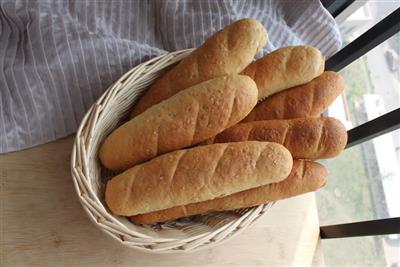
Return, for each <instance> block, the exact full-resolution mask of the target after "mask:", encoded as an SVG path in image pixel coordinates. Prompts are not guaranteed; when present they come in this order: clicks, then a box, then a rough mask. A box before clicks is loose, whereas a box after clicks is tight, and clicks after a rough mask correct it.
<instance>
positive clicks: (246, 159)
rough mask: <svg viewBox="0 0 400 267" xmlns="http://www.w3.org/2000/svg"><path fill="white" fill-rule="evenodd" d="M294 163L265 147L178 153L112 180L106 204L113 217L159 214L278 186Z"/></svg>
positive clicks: (208, 148) (265, 144)
mask: <svg viewBox="0 0 400 267" xmlns="http://www.w3.org/2000/svg"><path fill="white" fill-rule="evenodd" d="M292 163H293V162H292V156H291V155H290V153H289V151H288V150H287V149H285V148H284V147H283V146H282V145H279V144H275V143H268V142H251V141H248V142H238V143H225V144H214V145H208V146H199V147H194V148H190V149H186V150H177V151H174V152H171V153H168V154H165V155H162V156H159V157H156V158H154V159H152V160H150V161H148V162H145V163H143V164H141V165H136V166H135V167H133V168H131V169H129V170H127V171H125V172H124V173H122V174H120V175H118V176H116V177H114V178H112V179H111V181H109V182H108V183H107V187H106V202H107V205H108V207H109V208H110V210H111V211H112V212H113V213H114V214H117V215H125V216H131V215H136V214H141V213H148V212H152V211H156V210H163V209H167V208H171V207H174V206H180V205H186V204H190V203H195V202H201V201H205V200H209V199H214V198H218V197H222V196H225V195H230V194H233V193H236V192H239V191H243V190H247V189H250V188H254V187H258V186H262V185H265V184H269V183H276V182H279V181H281V180H283V179H285V178H286V177H287V176H288V175H289V173H290V170H291V169H292Z"/></svg>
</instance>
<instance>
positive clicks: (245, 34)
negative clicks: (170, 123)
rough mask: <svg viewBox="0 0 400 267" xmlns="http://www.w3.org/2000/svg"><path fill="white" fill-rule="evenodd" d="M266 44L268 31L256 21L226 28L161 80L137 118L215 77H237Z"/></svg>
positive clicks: (145, 98) (142, 102)
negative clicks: (152, 107)
mask: <svg viewBox="0 0 400 267" xmlns="http://www.w3.org/2000/svg"><path fill="white" fill-rule="evenodd" d="M266 42H267V31H266V30H265V28H264V27H263V26H262V24H261V23H259V22H258V21H257V20H254V19H242V20H239V21H236V22H234V23H233V24H231V25H229V26H227V27H225V28H223V29H222V30H220V31H218V32H217V33H215V34H214V35H213V36H211V37H210V38H209V39H208V40H206V42H205V43H204V44H203V45H202V46H200V47H199V48H197V49H196V50H194V51H193V52H192V53H191V54H190V55H189V56H188V57H186V58H184V59H183V60H182V61H181V62H180V63H179V64H178V65H177V66H175V67H173V68H172V69H171V70H170V71H168V72H167V73H166V74H165V75H163V76H161V77H160V78H159V79H158V80H157V81H156V82H155V83H154V84H153V85H152V86H151V87H150V89H149V90H147V91H146V93H145V94H144V95H143V96H142V97H141V98H140V100H139V101H138V103H137V104H136V105H135V106H134V108H133V111H132V114H131V116H132V117H134V116H136V115H138V114H140V113H142V112H143V111H145V110H146V109H148V108H149V107H151V106H152V105H154V104H157V103H160V102H161V101H163V100H165V99H167V98H169V97H171V96H173V95H174V94H176V93H178V92H179V91H181V90H183V89H185V88H188V87H190V86H193V85H195V84H198V83H200V82H203V81H206V80H210V79H212V78H215V77H219V76H223V75H230V74H238V73H240V72H241V71H242V70H243V69H244V68H245V67H246V66H247V65H249V64H250V63H251V61H252V60H253V58H254V56H255V55H256V53H257V52H258V51H260V50H261V48H262V47H264V46H265V44H266Z"/></svg>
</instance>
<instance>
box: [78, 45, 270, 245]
mask: <svg viewBox="0 0 400 267" xmlns="http://www.w3.org/2000/svg"><path fill="white" fill-rule="evenodd" d="M191 51H192V49H188V50H181V51H177V52H173V53H168V54H165V55H162V56H159V57H157V58H154V59H151V60H149V61H147V62H145V63H142V64H140V65H138V66H136V67H135V68H133V69H131V70H130V71H128V72H127V73H125V74H124V75H123V76H122V77H121V78H120V79H119V80H118V81H117V82H115V83H114V84H113V85H112V86H110V88H108V89H107V90H106V92H105V93H104V94H103V95H102V96H101V97H100V98H99V99H98V100H97V102H96V103H95V104H94V105H93V106H92V107H91V108H90V109H89V111H88V112H87V114H86V115H85V117H84V118H83V120H82V122H81V125H80V127H79V129H78V131H77V133H76V138H75V143H74V146H73V151H72V156H71V171H72V178H73V182H74V185H75V189H76V191H77V194H78V197H79V200H80V202H81V204H82V206H83V208H84V210H85V211H86V213H87V214H88V216H89V218H90V219H91V220H92V221H93V223H94V224H95V225H96V226H97V227H98V228H100V229H101V230H102V231H103V232H105V233H106V234H108V235H109V236H111V237H112V238H114V239H116V240H117V241H119V242H120V243H122V244H123V245H126V246H128V247H132V248H135V249H139V250H142V251H147V252H154V253H168V252H170V253H171V252H188V251H195V250H198V249H201V248H206V247H210V246H212V245H215V244H217V243H221V242H222V241H224V240H226V239H228V238H230V237H232V236H234V235H236V234H238V233H240V232H241V231H242V230H244V229H245V228H246V227H247V226H249V225H250V224H251V223H252V222H254V221H255V220H256V219H258V218H259V217H260V216H261V215H262V214H264V213H265V211H266V210H267V209H268V208H269V207H270V206H271V205H272V204H266V205H260V206H258V207H255V208H249V209H242V210H238V211H235V212H219V213H212V214H208V215H198V216H193V217H190V218H184V219H181V220H176V221H172V222H167V223H164V224H156V225H145V226H140V225H134V224H133V223H131V222H130V221H129V220H127V219H126V218H125V217H120V216H114V215H112V214H111V213H110V212H109V210H108V208H107V206H106V204H105V202H104V189H105V186H104V185H105V183H104V181H106V180H107V179H108V178H109V177H110V176H111V175H113V174H112V173H110V172H108V171H107V170H105V169H104V168H103V167H102V166H101V164H100V162H99V160H98V155H97V152H98V149H99V146H100V144H101V142H102V140H103V139H104V138H105V137H106V136H107V135H108V134H109V133H110V132H111V131H112V130H113V129H115V127H116V126H118V125H119V124H121V123H122V122H123V121H124V118H127V114H128V113H129V110H130V107H131V106H132V105H133V104H134V103H135V101H136V100H137V99H138V97H139V96H140V95H141V93H142V92H143V91H144V90H146V88H147V87H148V86H149V85H150V84H151V83H152V82H153V81H154V80H155V79H156V78H157V77H159V76H160V75H162V74H163V73H164V72H165V70H166V69H167V68H168V67H170V66H171V65H173V64H175V63H177V62H179V61H180V60H182V59H183V58H184V57H186V56H187V55H188V54H189V53H190V52H191Z"/></svg>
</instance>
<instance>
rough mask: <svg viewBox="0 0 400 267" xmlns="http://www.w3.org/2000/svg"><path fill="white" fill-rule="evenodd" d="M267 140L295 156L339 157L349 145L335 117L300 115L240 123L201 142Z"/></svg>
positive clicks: (345, 134) (344, 130)
mask: <svg viewBox="0 0 400 267" xmlns="http://www.w3.org/2000/svg"><path fill="white" fill-rule="evenodd" d="M240 141H267V142H275V143H279V144H282V145H283V146H285V147H286V148H287V149H288V150H289V151H290V153H291V154H292V156H293V158H295V159H324V158H331V157H335V156H337V155H338V154H339V153H340V152H341V151H342V150H343V149H344V147H345V146H346V143H347V131H346V128H345V127H344V125H343V124H342V123H341V122H340V121H339V120H337V119H335V118H300V119H292V120H265V121H253V122H246V123H239V124H236V125H235V126H233V127H231V128H229V129H226V130H225V131H223V132H222V133H220V134H218V135H217V136H216V137H214V138H211V139H209V140H207V141H205V142H203V143H201V144H212V143H226V142H240Z"/></svg>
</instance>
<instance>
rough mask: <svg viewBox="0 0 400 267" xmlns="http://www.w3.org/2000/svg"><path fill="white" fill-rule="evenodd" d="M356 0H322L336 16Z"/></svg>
mask: <svg viewBox="0 0 400 267" xmlns="http://www.w3.org/2000/svg"><path fill="white" fill-rule="evenodd" d="M354 1H355V0H321V2H322V5H323V6H324V7H325V8H326V9H327V10H328V11H329V13H331V14H332V16H333V17H336V16H337V15H339V14H340V13H342V12H343V11H344V10H345V9H346V8H347V7H349V6H350V5H351V4H352V3H354Z"/></svg>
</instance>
